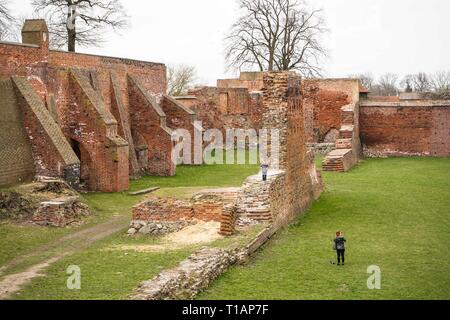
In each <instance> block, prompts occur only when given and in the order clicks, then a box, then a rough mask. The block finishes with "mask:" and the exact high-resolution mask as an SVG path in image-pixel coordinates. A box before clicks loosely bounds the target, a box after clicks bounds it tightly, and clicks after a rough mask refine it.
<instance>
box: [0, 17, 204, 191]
mask: <svg viewBox="0 0 450 320" xmlns="http://www.w3.org/2000/svg"><path fill="white" fill-rule="evenodd" d="M22 38H23V43H5V42H1V43H0V79H1V82H0V96H1V97H2V99H1V102H0V122H1V128H2V130H1V134H0V142H1V148H0V186H1V185H10V184H15V183H19V182H23V181H28V180H30V179H32V178H33V177H34V176H49V177H55V178H56V177H60V178H63V179H65V180H66V181H68V182H69V183H70V184H71V185H72V186H74V187H79V186H80V184H81V185H82V186H83V185H84V186H85V188H86V189H88V190H92V191H103V192H116V191H122V190H126V189H128V185H129V179H130V177H137V176H139V175H141V174H143V173H148V174H152V175H161V176H170V175H174V174H175V170H176V168H175V166H174V165H173V164H172V161H171V151H172V141H171V134H172V130H174V129H177V128H179V127H183V128H185V129H188V130H194V129H193V123H194V121H195V114H194V113H193V112H192V111H191V110H189V109H187V108H185V107H184V106H183V105H181V104H180V103H178V102H177V101H175V100H173V99H172V98H171V97H168V96H167V95H166V94H165V93H166V86H167V85H166V67H165V65H163V64H160V63H151V62H143V61H135V60H128V59H120V58H111V57H104V56H95V55H87V54H79V53H69V52H62V51H55V50H49V47H48V29H47V26H46V24H45V21H43V20H27V21H26V23H25V25H24V27H23V30H22Z"/></svg>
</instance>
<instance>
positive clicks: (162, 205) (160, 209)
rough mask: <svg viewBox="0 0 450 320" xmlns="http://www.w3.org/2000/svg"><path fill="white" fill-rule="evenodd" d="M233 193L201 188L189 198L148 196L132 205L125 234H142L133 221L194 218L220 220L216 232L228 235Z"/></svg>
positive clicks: (232, 218)
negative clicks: (218, 230)
mask: <svg viewBox="0 0 450 320" xmlns="http://www.w3.org/2000/svg"><path fill="white" fill-rule="evenodd" d="M237 195H238V189H236V188H229V189H217V190H205V191H202V192H199V193H197V194H195V195H194V196H193V197H192V198H191V199H190V200H179V199H171V198H168V199H163V198H158V197H151V198H149V199H148V200H145V201H144V202H142V203H140V204H138V205H136V206H134V207H133V210H132V213H133V221H132V222H131V226H130V230H129V231H128V233H129V234H134V233H136V232H140V233H142V232H141V231H140V230H141V228H139V227H136V226H137V222H139V223H142V222H146V223H150V222H158V223H167V222H180V221H192V220H195V219H196V220H201V221H206V222H208V221H217V222H220V223H221V228H220V234H222V235H227V236H228V235H232V234H233V233H234V222H235V220H236V209H235V200H236V198H237ZM132 229H134V230H135V231H133V230H132ZM144 230H145V229H144ZM147 234H149V233H147Z"/></svg>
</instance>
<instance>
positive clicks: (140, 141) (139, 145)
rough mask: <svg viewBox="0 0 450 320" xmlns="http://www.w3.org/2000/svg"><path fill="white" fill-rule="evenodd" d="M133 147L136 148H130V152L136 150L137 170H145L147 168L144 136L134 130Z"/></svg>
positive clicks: (146, 147) (146, 150) (146, 149)
mask: <svg viewBox="0 0 450 320" xmlns="http://www.w3.org/2000/svg"><path fill="white" fill-rule="evenodd" d="M132 136H133V141H134V147H135V149H136V150H130V152H136V157H137V160H138V165H139V170H141V171H146V170H147V168H148V146H147V141H145V138H144V137H143V136H142V135H141V134H140V133H139V132H137V131H136V130H133V132H132Z"/></svg>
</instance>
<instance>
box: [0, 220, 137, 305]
mask: <svg viewBox="0 0 450 320" xmlns="http://www.w3.org/2000/svg"><path fill="white" fill-rule="evenodd" d="M129 221H130V219H129V217H127V216H120V217H115V218H112V219H111V220H109V221H107V222H104V223H100V224H98V225H95V226H93V227H89V228H86V229H83V230H80V231H77V232H74V233H72V234H69V235H66V236H64V237H62V238H60V239H58V240H56V241H54V242H52V243H50V244H47V245H44V246H41V247H38V248H37V249H35V250H33V252H32V253H29V254H27V255H24V256H21V257H18V258H16V259H14V260H12V261H10V262H9V263H7V264H6V265H4V266H2V267H1V269H0V276H1V275H2V274H4V273H5V272H7V271H8V270H10V269H12V268H14V267H16V266H19V265H20V264H22V263H24V262H25V261H26V260H27V259H30V258H32V257H35V256H39V255H41V254H44V253H45V252H47V251H49V250H55V251H56V252H55V254H54V255H53V256H52V257H50V258H47V259H45V260H44V261H41V262H39V263H37V264H34V265H32V266H31V267H28V268H27V269H26V270H25V271H21V272H18V273H14V274H10V275H7V276H5V277H3V278H0V300H1V299H7V298H8V297H10V296H11V295H13V294H15V293H17V292H19V291H20V289H21V288H23V286H25V285H26V284H28V283H29V282H30V281H31V280H33V279H34V278H36V277H41V276H45V273H44V272H45V269H47V268H48V267H49V266H50V265H51V264H52V263H55V262H56V261H58V260H60V259H62V258H63V257H65V256H68V255H70V254H73V253H75V252H77V251H80V250H83V249H85V248H87V247H89V246H91V245H92V244H94V243H95V242H97V241H99V240H102V239H105V238H106V237H108V236H110V235H113V234H115V233H117V232H119V231H121V230H124V229H126V228H127V227H128V223H129Z"/></svg>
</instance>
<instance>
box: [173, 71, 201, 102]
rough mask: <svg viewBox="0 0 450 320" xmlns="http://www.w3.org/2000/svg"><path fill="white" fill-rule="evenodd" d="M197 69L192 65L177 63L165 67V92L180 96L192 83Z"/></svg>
mask: <svg viewBox="0 0 450 320" xmlns="http://www.w3.org/2000/svg"><path fill="white" fill-rule="evenodd" d="M196 77H197V71H196V70H195V67H193V66H187V65H179V66H170V67H169V68H167V87H168V89H167V94H168V95H170V96H181V95H184V94H186V93H187V90H188V89H189V88H190V87H192V86H193V85H194V82H195V80H196Z"/></svg>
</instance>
